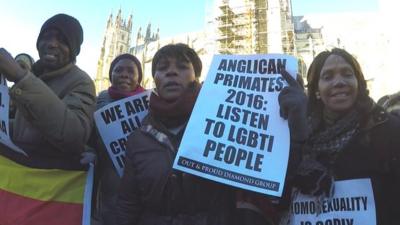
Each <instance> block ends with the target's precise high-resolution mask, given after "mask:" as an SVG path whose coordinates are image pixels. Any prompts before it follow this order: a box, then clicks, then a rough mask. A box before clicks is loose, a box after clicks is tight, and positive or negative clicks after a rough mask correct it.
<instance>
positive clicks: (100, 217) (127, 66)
mask: <svg viewBox="0 0 400 225" xmlns="http://www.w3.org/2000/svg"><path fill="white" fill-rule="evenodd" d="M142 76H143V75H142V67H141V64H140V61H139V60H138V59H137V58H136V57H135V56H134V55H131V54H122V55H119V56H117V57H116V58H115V59H114V60H113V61H112V62H111V65H110V70H109V79H110V81H111V87H109V88H108V90H105V91H102V92H100V94H99V96H98V97H97V104H96V108H97V109H100V108H102V107H104V106H105V105H107V104H110V103H112V102H114V101H117V100H120V99H123V98H126V97H130V96H134V95H136V94H139V93H141V92H143V91H145V89H144V88H143V87H142V86H140V82H141V81H142ZM96 131H97V130H96ZM93 133H94V134H93V135H92V141H93V142H94V143H93V142H92V143H93V144H94V146H93V147H94V148H95V149H96V150H97V153H98V156H97V158H98V161H97V167H96V178H97V179H98V186H97V196H95V198H96V200H97V205H96V207H95V209H94V213H93V214H94V216H93V217H94V220H95V222H97V223H96V224H113V221H114V213H113V208H114V207H115V203H116V198H117V193H118V188H119V183H120V177H119V175H118V174H117V171H116V170H115V168H114V166H113V164H112V162H111V160H110V158H109V156H108V153H107V150H106V147H105V146H104V144H103V142H102V141H101V138H100V137H99V135H98V134H97V133H96V132H93Z"/></svg>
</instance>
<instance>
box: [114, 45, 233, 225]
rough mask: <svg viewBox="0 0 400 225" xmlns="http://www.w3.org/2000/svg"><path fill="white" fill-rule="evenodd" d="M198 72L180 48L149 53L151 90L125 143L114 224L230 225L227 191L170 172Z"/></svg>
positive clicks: (193, 58)
mask: <svg viewBox="0 0 400 225" xmlns="http://www.w3.org/2000/svg"><path fill="white" fill-rule="evenodd" d="M201 68H202V63H201V61H200V59H199V57H198V55H197V54H196V52H195V51H194V50H193V49H191V48H189V47H188V46H187V45H184V44H170V45H166V46H164V47H162V48H161V49H160V50H158V51H157V53H156V54H155V56H154V58H153V62H152V74H153V77H154V81H155V84H156V90H155V91H154V92H153V93H152V95H151V97H150V108H149V110H150V111H149V115H148V116H147V117H146V118H145V119H144V121H143V123H142V127H141V128H140V129H138V130H135V131H134V132H133V134H132V135H131V136H130V137H129V139H128V144H127V145H128V150H127V158H126V165H125V170H124V175H123V177H122V181H121V185H120V192H119V195H118V200H117V207H116V208H117V212H116V221H117V223H116V224H118V225H123V224H130V225H132V224H141V225H144V224H146V225H150V224H154V225H155V224H157V225H166V224H171V225H172V224H182V225H183V224H191V225H200V224H209V225H211V224H215V225H216V224H218V225H224V224H229V225H231V224H234V223H233V218H232V215H233V214H232V211H233V210H234V208H235V201H234V192H233V191H232V189H231V188H230V187H228V186H225V185H222V184H219V183H216V182H213V181H209V180H206V179H203V178H199V177H196V176H192V175H190V174H186V173H183V172H180V171H177V170H174V169H173V168H172V164H173V161H174V158H175V156H176V152H177V149H178V146H179V143H180V141H181V139H182V135H183V132H184V130H185V126H186V124H187V122H188V119H189V117H190V114H191V112H192V109H193V106H194V103H195V101H196V98H197V96H198V93H199V90H200V84H199V82H198V78H199V76H200V74H201Z"/></svg>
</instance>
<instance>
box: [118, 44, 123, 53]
mask: <svg viewBox="0 0 400 225" xmlns="http://www.w3.org/2000/svg"><path fill="white" fill-rule="evenodd" d="M123 49H124V47H123V46H122V45H121V46H119V53H122V50H123Z"/></svg>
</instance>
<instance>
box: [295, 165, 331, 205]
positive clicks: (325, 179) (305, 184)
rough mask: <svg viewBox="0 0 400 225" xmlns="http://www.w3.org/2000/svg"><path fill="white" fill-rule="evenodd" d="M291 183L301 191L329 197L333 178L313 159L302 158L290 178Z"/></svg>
mask: <svg viewBox="0 0 400 225" xmlns="http://www.w3.org/2000/svg"><path fill="white" fill-rule="evenodd" d="M292 185H293V186H294V187H296V188H298V189H299V190H300V192H301V193H303V194H307V195H313V196H321V195H322V196H325V197H331V196H332V195H333V191H334V190H333V188H334V179H333V176H332V175H331V174H330V173H329V170H328V169H327V168H326V167H325V166H323V165H322V164H320V163H319V162H317V161H315V160H310V159H309V160H303V161H302V162H301V164H300V166H299V168H298V171H297V173H296V174H295V176H294V177H293V179H292Z"/></svg>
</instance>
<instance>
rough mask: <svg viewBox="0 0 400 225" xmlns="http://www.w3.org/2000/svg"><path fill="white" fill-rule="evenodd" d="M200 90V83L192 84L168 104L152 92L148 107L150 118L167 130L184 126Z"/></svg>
mask: <svg viewBox="0 0 400 225" xmlns="http://www.w3.org/2000/svg"><path fill="white" fill-rule="evenodd" d="M200 88H201V85H200V83H198V82H197V81H195V82H193V83H192V84H190V85H189V87H188V88H186V90H185V91H184V92H183V93H182V95H181V96H179V98H178V99H177V100H175V101H174V102H168V101H166V100H165V99H163V98H162V97H160V96H159V95H158V94H157V93H156V92H152V93H151V96H150V106H149V109H150V114H151V116H152V117H153V118H155V119H156V120H158V121H160V122H161V123H162V124H163V125H164V126H166V127H167V128H174V127H178V126H180V125H183V124H185V123H186V122H187V121H188V120H189V117H190V115H191V114H192V110H193V106H194V103H195V102H196V99H197V96H198V94H199V92H200Z"/></svg>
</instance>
